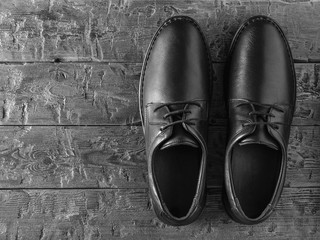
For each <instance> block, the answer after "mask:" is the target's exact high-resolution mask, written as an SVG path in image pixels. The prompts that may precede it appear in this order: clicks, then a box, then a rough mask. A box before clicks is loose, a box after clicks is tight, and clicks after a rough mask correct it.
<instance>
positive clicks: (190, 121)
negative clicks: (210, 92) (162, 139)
mask: <svg viewBox="0 0 320 240" xmlns="http://www.w3.org/2000/svg"><path fill="white" fill-rule="evenodd" d="M180 104H181V105H182V104H183V105H184V107H185V105H186V104H189V105H196V106H198V107H200V108H201V105H200V103H197V102H195V101H178V102H168V103H162V104H160V105H159V106H158V107H156V108H155V109H154V112H155V111H157V110H158V109H160V108H163V107H165V106H174V105H180ZM184 107H183V108H184ZM189 113H191V111H190V110H187V109H179V110H175V111H172V112H169V113H166V114H165V115H164V116H163V119H166V118H168V117H169V116H177V117H179V118H180V120H176V121H174V122H171V123H168V124H166V125H164V126H161V127H160V131H163V130H165V129H166V128H168V127H170V126H173V125H176V124H179V123H181V124H182V123H186V124H189V125H195V123H194V122H193V121H195V120H198V119H197V118H190V119H182V115H183V114H189Z"/></svg>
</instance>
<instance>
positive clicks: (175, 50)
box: [139, 16, 212, 226]
mask: <svg viewBox="0 0 320 240" xmlns="http://www.w3.org/2000/svg"><path fill="white" fill-rule="evenodd" d="M211 71H212V70H211V61H210V55H209V52H208V49H207V46H206V43H205V39H204V36H203V34H202V33H201V31H200V28H199V26H198V24H197V23H196V22H195V21H194V20H193V19H191V18H189V17H185V16H175V17H172V18H169V19H167V20H166V21H165V22H164V23H163V24H162V26H161V27H160V28H159V29H158V31H157V32H156V34H155V35H154V37H153V39H152V41H151V43H150V45H149V48H148V50H147V53H146V57H145V59H144V63H143V67H142V72H141V78H140V86H139V108H140V114H141V120H142V127H143V130H144V134H145V142H146V157H147V162H148V180H149V192H150V197H151V200H152V205H153V209H154V211H155V213H156V214H157V216H158V218H159V219H160V220H162V221H163V222H164V223H166V224H169V225H175V226H178V225H186V224H189V223H191V222H193V221H194V220H195V219H196V218H197V217H198V216H199V215H200V213H201V211H202V209H203V207H204V205H205V189H206V182H205V178H206V177H205V175H206V162H207V132H208V110H209V108H208V104H209V96H210V92H211V88H210V85H211Z"/></svg>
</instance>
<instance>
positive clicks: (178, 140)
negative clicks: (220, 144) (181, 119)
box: [160, 124, 199, 150]
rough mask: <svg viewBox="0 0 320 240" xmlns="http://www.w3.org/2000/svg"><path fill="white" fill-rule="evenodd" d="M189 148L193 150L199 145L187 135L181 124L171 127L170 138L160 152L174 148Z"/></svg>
mask: <svg viewBox="0 0 320 240" xmlns="http://www.w3.org/2000/svg"><path fill="white" fill-rule="evenodd" d="M181 145H185V146H190V147H194V148H198V147H199V144H198V143H197V141H196V140H195V139H194V137H192V136H191V134H190V133H188V132H187V131H186V130H185V129H184V128H183V127H182V125H181V124H179V125H178V124H177V125H175V126H174V127H173V131H172V134H171V136H170V138H169V139H168V140H167V141H166V142H165V143H164V144H163V145H162V147H161V148H160V149H161V150H164V149H166V148H169V147H174V146H181Z"/></svg>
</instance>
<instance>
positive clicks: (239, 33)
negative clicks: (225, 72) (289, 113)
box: [228, 16, 296, 108]
mask: <svg viewBox="0 0 320 240" xmlns="http://www.w3.org/2000/svg"><path fill="white" fill-rule="evenodd" d="M264 20H265V21H267V22H269V23H271V24H272V25H273V26H275V27H276V29H277V30H278V32H279V33H280V36H281V38H282V40H283V41H284V42H285V45H286V50H287V51H286V52H287V54H288V56H289V58H290V59H292V54H291V50H290V47H289V44H288V41H287V39H286V37H285V35H284V33H283V31H282V30H281V28H280V27H279V25H278V24H277V23H276V22H275V21H274V20H272V19H271V18H269V17H266V16H256V17H252V18H250V19H248V20H247V21H246V22H245V23H244V24H243V25H242V26H241V28H242V29H241V30H240V31H238V32H237V33H236V34H237V36H236V37H235V39H234V40H233V41H232V45H231V48H230V51H229V54H228V55H229V57H230V56H231V53H232V52H233V50H234V48H235V45H236V43H237V41H238V40H239V37H240V35H241V33H242V32H243V31H244V30H245V29H246V28H247V27H248V26H249V25H250V24H251V23H253V22H256V21H264ZM289 62H290V67H291V75H292V77H293V79H294V82H295V86H294V89H295V92H296V74H295V69H294V66H293V62H292V61H291V60H290V61H289ZM295 95H296V93H295ZM288 105H289V106H290V107H291V106H293V108H295V102H294V104H293V105H292V104H288Z"/></svg>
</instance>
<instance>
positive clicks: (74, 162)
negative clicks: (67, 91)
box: [0, 126, 320, 188]
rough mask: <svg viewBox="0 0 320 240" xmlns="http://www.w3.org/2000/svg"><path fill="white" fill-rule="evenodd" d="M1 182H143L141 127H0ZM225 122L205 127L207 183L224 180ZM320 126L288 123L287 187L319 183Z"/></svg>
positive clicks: (7, 185) (4, 185) (72, 184)
mask: <svg viewBox="0 0 320 240" xmlns="http://www.w3.org/2000/svg"><path fill="white" fill-rule="evenodd" d="M0 139H1V142H0V188H146V187H147V186H148V185H147V164H146V160H145V151H144V148H145V145H144V144H145V143H144V137H143V134H142V129H141V127H139V126H132V127H125V126H123V127H119V126H118V127H38V126H34V127H31V126H29V127H24V128H21V127H12V126H6V127H0ZM225 144H226V128H225V127H211V128H210V133H209V142H208V148H209V157H208V174H207V175H208V186H214V187H215V186H222V182H223V164H224V149H225ZM319 157H320V127H303V126H299V127H298V126H296V127H292V130H291V137H290V144H289V147H288V171H287V177H286V182H285V186H286V187H320V162H319Z"/></svg>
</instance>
